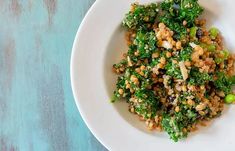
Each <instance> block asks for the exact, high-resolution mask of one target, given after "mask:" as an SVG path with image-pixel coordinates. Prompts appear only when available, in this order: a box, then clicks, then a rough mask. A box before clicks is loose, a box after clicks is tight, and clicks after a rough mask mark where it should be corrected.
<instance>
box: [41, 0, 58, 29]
mask: <svg viewBox="0 0 235 151" xmlns="http://www.w3.org/2000/svg"><path fill="white" fill-rule="evenodd" d="M44 4H45V5H46V9H47V12H48V22H49V25H51V24H52V23H53V17H54V15H55V13H56V9H57V0H44Z"/></svg>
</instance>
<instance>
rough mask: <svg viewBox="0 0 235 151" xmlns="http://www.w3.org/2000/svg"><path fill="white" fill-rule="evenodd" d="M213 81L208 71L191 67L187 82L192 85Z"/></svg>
mask: <svg viewBox="0 0 235 151" xmlns="http://www.w3.org/2000/svg"><path fill="white" fill-rule="evenodd" d="M209 81H213V78H212V76H211V75H209V74H208V73H201V72H200V71H199V70H198V69H197V68H192V69H191V71H190V78H189V83H190V84H192V85H197V86H200V85H204V84H205V83H207V82H209Z"/></svg>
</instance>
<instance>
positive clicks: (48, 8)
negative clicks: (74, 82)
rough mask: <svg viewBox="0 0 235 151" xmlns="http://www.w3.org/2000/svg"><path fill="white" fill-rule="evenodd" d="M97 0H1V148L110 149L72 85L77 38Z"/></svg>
mask: <svg viewBox="0 0 235 151" xmlns="http://www.w3.org/2000/svg"><path fill="white" fill-rule="evenodd" d="M94 1H95V0H0V88H1V89H0V151H75V150H76V151H101V150H106V149H105V148H104V147H103V146H102V145H101V144H100V143H99V142H98V141H97V140H96V139H95V138H94V137H93V135H92V134H91V133H90V132H89V130H88V128H87V127H86V125H85V124H84V122H83V120H82V118H81V116H80V115H79V112H78V110H77V107H76V105H75V103H74V98H73V95H72V91H71V86H70V75H69V64H70V55H71V49H72V44H73V40H74V37H75V34H76V31H77V28H78V27H79V24H80V22H81V20H82V18H83V17H84V15H85V13H86V11H87V10H88V8H89V7H90V6H91V5H92V3H93V2H94Z"/></svg>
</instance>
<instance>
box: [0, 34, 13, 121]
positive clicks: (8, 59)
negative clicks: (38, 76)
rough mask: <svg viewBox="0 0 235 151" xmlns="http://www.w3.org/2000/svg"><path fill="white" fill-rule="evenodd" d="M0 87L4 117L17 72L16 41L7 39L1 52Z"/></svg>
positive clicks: (0, 110)
mask: <svg viewBox="0 0 235 151" xmlns="http://www.w3.org/2000/svg"><path fill="white" fill-rule="evenodd" d="M0 57H1V58H2V59H1V60H0V68H1V72H0V78H1V79H0V87H1V91H2V93H1V94H2V95H0V117H1V118H3V117H4V111H5V110H6V108H7V102H6V100H7V97H8V96H9V94H10V92H11V87H12V79H13V75H14V71H15V59H16V51H15V41H14V39H12V38H6V41H5V43H3V49H2V51H0Z"/></svg>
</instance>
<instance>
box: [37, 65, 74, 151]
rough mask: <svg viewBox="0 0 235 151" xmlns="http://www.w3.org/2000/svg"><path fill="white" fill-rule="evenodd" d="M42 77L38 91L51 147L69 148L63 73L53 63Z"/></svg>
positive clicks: (62, 150)
mask: <svg viewBox="0 0 235 151" xmlns="http://www.w3.org/2000/svg"><path fill="white" fill-rule="evenodd" d="M40 78H42V79H40V80H39V81H40V82H39V83H38V85H39V88H38V92H39V99H40V100H39V102H40V105H39V106H40V111H41V120H42V122H41V123H42V125H43V129H44V131H45V132H46V135H48V138H49V144H50V148H51V150H53V151H65V150H69V147H68V137H67V132H66V124H65V123H66V115H65V109H64V101H65V98H64V90H63V84H62V81H63V80H62V74H61V72H60V71H59V68H58V67H57V66H55V65H53V66H51V67H50V72H48V74H47V75H45V76H42V77H40ZM48 88H50V89H48Z"/></svg>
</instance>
